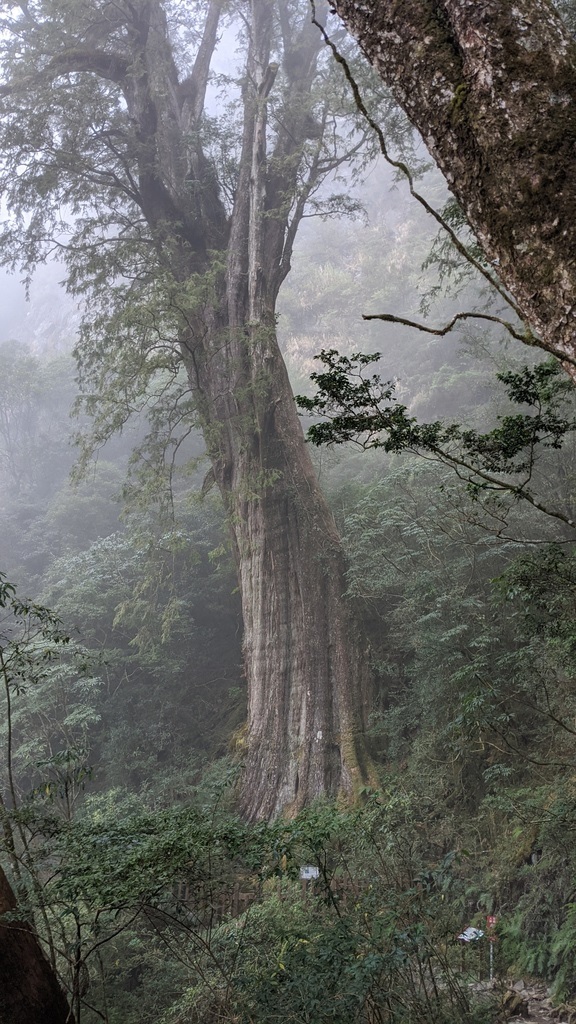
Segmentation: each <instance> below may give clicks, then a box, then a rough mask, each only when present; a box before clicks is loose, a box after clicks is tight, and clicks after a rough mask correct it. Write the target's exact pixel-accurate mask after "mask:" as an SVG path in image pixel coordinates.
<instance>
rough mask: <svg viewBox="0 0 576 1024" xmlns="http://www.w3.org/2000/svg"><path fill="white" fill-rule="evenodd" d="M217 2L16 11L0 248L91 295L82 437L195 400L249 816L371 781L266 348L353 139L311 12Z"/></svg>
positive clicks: (354, 642)
mask: <svg viewBox="0 0 576 1024" xmlns="http://www.w3.org/2000/svg"><path fill="white" fill-rule="evenodd" d="M228 8H229V5H228V4H226V3H225V2H224V0H207V2H205V3H200V2H194V3H192V2H191V3H189V4H182V3H172V2H171V0H117V2H115V3H110V2H108V0H97V2H93V0H90V2H88V0H73V2H72V0H28V2H22V3H20V4H10V5H8V12H7V13H6V9H5V13H4V15H3V18H2V34H1V44H0V45H1V47H2V50H3V76H4V84H3V85H2V86H1V87H0V99H1V101H2V105H3V108H2V119H1V128H0V134H1V144H0V150H2V152H3V153H4V156H3V158H2V172H1V178H0V182H1V188H2V191H3V193H4V201H5V204H6V205H7V207H8V208H9V209H10V210H11V211H12V214H13V216H12V219H11V221H10V223H9V224H8V225H7V226H6V228H5V231H4V235H3V248H2V251H3V253H4V259H5V261H9V260H12V262H13V263H14V264H17V263H19V264H20V265H22V264H24V265H25V266H28V267H30V266H33V265H34V263H35V262H36V261H37V260H38V259H42V258H44V256H45V254H46V252H47V251H49V250H50V249H51V248H55V247H58V248H59V249H60V251H62V252H64V255H65V258H66V259H67V262H68V266H69V270H70V284H71V286H72V287H73V288H75V289H76V291H77V292H80V293H82V292H84V293H85V294H86V295H89V303H88V312H87V318H86V325H85V332H84V339H83V341H82V342H81V344H80V347H79V358H80V367H81V374H82V378H83V382H84V388H85V390H86V391H87V392H88V393H89V396H91V399H92V408H93V409H95V410H96V412H97V418H96V432H97V433H98V431H99V430H101V431H102V432H103V433H106V431H108V430H109V429H110V428H111V427H113V426H115V425H116V426H118V425H121V424H122V423H123V422H124V419H125V417H126V416H127V414H128V413H129V411H130V409H131V407H132V406H133V404H134V403H135V402H136V401H137V399H138V396H141V395H142V392H143V391H145V390H146V387H147V386H148V387H149V388H153V386H154V385H153V383H152V382H153V381H155V380H156V381H157V380H158V379H159V380H160V381H161V383H160V389H161V390H162V388H164V387H165V386H167V382H169V381H170V380H178V381H180V382H181V381H182V379H183V378H184V381H185V386H184V388H181V390H180V392H179V398H178V399H177V400H181V401H182V410H183V411H182V416H187V415H188V414H189V408H190V392H191V393H192V400H193V406H194V415H195V416H197V417H198V419H199V422H200V425H201V427H202V429H203V432H204V437H205V441H206V447H207V451H208V455H209V457H210V460H211V465H212V473H213V478H214V479H215V481H216V483H217V485H218V487H219V488H220V491H221V493H222V496H223V499H224V503H225V506H226V510H227V514H228V521H229V524H230V531H231V536H232V543H233V548H234V554H235V559H236V565H237V571H238V580H239V587H240V593H241V599H242V612H243V619H244V650H245V662H246V675H247V681H248V695H249V696H248V699H249V708H248V731H247V741H246V749H245V755H244V759H245V784H244V810H245V813H246V814H247V815H248V816H251V817H257V816H269V815H272V814H274V813H277V812H278V811H279V810H281V809H283V810H295V809H297V808H298V807H300V806H302V805H304V804H305V803H306V802H308V801H310V800H311V799H313V798H314V797H316V796H318V795H323V794H327V795H336V794H337V793H341V792H343V793H346V792H348V793H349V792H351V791H353V790H354V788H355V787H357V786H358V785H359V784H361V783H362V781H363V779H365V778H366V773H367V770H368V769H367V767H366V758H365V753H364V745H363V738H362V730H363V723H364V717H365V709H366V704H367V699H368V690H369V684H368V673H367V667H366V658H365V651H364V646H363V644H362V642H361V641H360V640H359V639H358V633H357V631H356V630H355V628H354V625H353V623H352V619H351V612H350V609H349V608H348V607H347V605H346V603H345V599H344V592H345V586H346V585H345V575H344V574H345V565H344V561H343V556H342V552H341V548H340V542H339V539H338V536H337V533H336V530H335V526H334V523H333V520H332V517H331V514H330V512H329V510H328V508H327V506H326V504H325V501H324V499H323V497H322V495H321V493H320V490H319V488H318V484H317V481H316V477H315V474H314V471H313V467H312V463H311V461H310V457H309V455H308V452H307V449H306V446H305V444H304V440H303V435H302V431H301V428H300V424H299V421H298V417H297V414H296V412H295V408H294V403H293V398H292V394H291V390H290V386H289V382H288V377H287V373H286V369H285V366H284V363H283V360H282V358H281V354H280V351H279V348H278V344H277V340H276V334H275V303H276V298H277V295H278V291H279V289H280V286H281V284H282V282H283V280H284V279H285V277H286V275H287V273H288V271H289V269H290V260H291V254H292V247H293V243H294V238H295V234H296V230H297V227H298V224H299V222H300V220H301V218H302V216H303V215H304V212H305V210H306V208H307V203H310V202H312V203H313V204H315V208H316V209H317V210H318V209H321V205H322V201H323V200H322V193H319V191H318V190H319V188H320V186H321V184H322V182H323V181H324V180H325V179H326V177H327V176H329V175H330V174H332V173H333V172H334V171H335V170H337V168H338V167H339V166H340V163H341V161H342V160H343V159H344V156H345V153H344V150H345V149H346V148H347V149H348V152H350V151H352V152H358V150H359V147H360V145H361V138H360V135H359V134H358V133H356V134H353V135H349V136H348V141H347V143H346V145H345V146H344V149H343V148H342V134H343V133H342V131H341V125H342V118H341V117H340V116H339V112H338V103H339V102H340V100H339V98H338V95H337V93H336V92H335V89H334V86H333V85H331V84H330V81H329V77H330V72H329V70H328V68H329V65H328V64H327V63H325V62H324V55H323V43H322V39H321V37H320V35H319V33H318V32H317V30H316V29H315V28H313V27H312V25H311V24H310V16H309V10H308V8H307V6H306V5H305V4H300V3H298V2H297V0H288V2H286V0H283V2H279V3H275V2H272V0H250V2H239V3H238V4H237V7H236V10H235V12H233V13H232V14H230V11H229V10H228ZM232 29H235V30H236V32H239V34H240V42H241V49H242V52H243V57H242V67H241V68H240V70H239V71H238V74H237V76H236V77H237V83H238V92H237V95H236V100H235V103H236V106H235V109H236V114H235V117H234V118H233V119H232V120H225V119H222V118H218V117H217V116H216V112H215V99H214V91H213V90H214V89H215V88H216V86H217V81H216V84H215V85H214V86H212V85H211V82H212V81H213V80H212V79H211V71H210V67H211V62H212V60H213V57H214V54H215V52H216V53H217V52H218V39H219V33H222V32H224V33H225V34H226V35H227V36H228V37H229V36H230V33H231V32H232ZM234 59H235V58H232V57H230V56H229V57H228V67H230V65H233V63H234ZM221 77H222V75H220V78H221ZM323 85H326V86H327V87H326V88H323ZM207 96H208V99H209V102H208V105H207ZM327 97H328V98H327ZM331 103H332V104H334V103H336V109H335V108H334V106H333V105H332V106H331ZM327 201H328V207H329V208H333V201H332V200H330V199H328V200H327ZM343 201H344V202H347V200H346V198H345V197H344V200H343ZM66 218H67V219H68V220H69V221H70V222H72V221H73V223H71V224H70V225H66V226H65V225H64V224H63V221H64V220H65V219H66ZM104 395H107V396H108V401H107V405H106V412H105V413H103V412H102V403H101V401H99V400H100V399H101V398H102V396H104Z"/></svg>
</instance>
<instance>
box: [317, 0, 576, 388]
mask: <svg viewBox="0 0 576 1024" xmlns="http://www.w3.org/2000/svg"><path fill="white" fill-rule="evenodd" d="M333 7H334V8H335V9H336V10H337V12H338V13H339V14H340V16H341V17H342V19H343V20H344V22H345V23H346V25H347V26H348V27H349V29H350V30H351V32H352V33H353V34H354V35H355V36H356V38H357V39H358V41H359V43H360V46H361V48H362V49H363V51H364V53H365V54H366V56H367V57H368V59H369V60H370V61H371V62H372V64H373V65H374V67H375V68H376V69H377V71H378V72H379V74H380V75H381V77H382V78H383V80H384V81H385V82H386V83H387V84H388V85H389V87H390V88H391V90H392V91H393V93H394V95H395V97H396V99H397V100H398V102H399V103H400V105H401V106H402V107H403V109H404V110H405V111H406V113H407V115H408V117H409V118H410V120H411V121H412V123H413V124H414V125H415V126H416V127H417V128H418V130H419V131H420V132H421V134H422V136H423V138H424V140H425V141H426V143H427V145H428V147H429V149H430V151H431V153H432V154H433V156H434V158H435V159H436V161H437V162H438V165H439V167H440V168H441V170H442V171H443V173H444V174H445V176H446V178H447V181H448V184H449V186H450V188H451V190H452V192H453V193H454V195H455V196H456V197H457V199H458V201H459V202H460V204H461V206H462V208H463V210H464V212H465V214H466V217H467V218H468V220H469V222H470V224H471V226H472V228H473V229H474V231H475V233H476V235H477V237H478V239H479V241H480V244H481V246H482V247H483V249H484V252H485V254H486V256H487V257H488V259H489V260H490V262H491V263H492V264H493V266H494V268H495V269H496V271H497V273H498V275H499V277H500V278H501V280H502V281H503V282H504V284H505V285H506V287H507V288H508V289H509V291H510V294H511V295H512V296H513V297H514V299H515V300H516V303H517V304H518V307H519V309H520V311H521V313H522V316H523V318H524V319H525V322H526V324H527V325H528V326H529V328H530V332H529V333H528V334H527V335H526V341H527V342H528V343H529V344H534V343H537V344H541V346H542V347H543V348H545V349H547V351H549V352H551V353H552V354H553V355H555V356H557V357H558V358H559V359H561V360H562V362H563V364H564V366H565V369H566V370H567V371H568V372H569V373H570V375H571V376H572V377H573V378H574V379H576V330H575V326H574V309H575V307H576V264H575V262H574V252H575V251H576V218H575V216H574V212H575V208H576V163H575V161H574V152H575V149H576V42H575V41H574V38H573V36H572V34H571V32H570V29H569V27H568V24H567V22H566V21H564V20H563V18H562V17H561V16H560V14H559V13H558V9H557V8H560V9H564V8H566V10H565V13H566V14H569V13H570V3H559V4H558V5H557V7H555V6H554V5H553V4H552V3H551V2H550V0H518V2H515V3H509V2H506V0H476V2H473V3H471V2H470V0H405V2H403V3H379V2H378V0H369V2H364V0H363V2H362V3H359V2H358V0H335V2H334V4H333Z"/></svg>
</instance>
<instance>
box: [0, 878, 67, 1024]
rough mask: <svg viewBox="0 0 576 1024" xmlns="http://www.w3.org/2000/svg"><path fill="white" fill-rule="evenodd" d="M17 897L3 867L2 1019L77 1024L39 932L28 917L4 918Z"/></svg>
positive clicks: (17, 1023) (13, 1023) (5, 1022)
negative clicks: (37, 932) (26, 919)
mask: <svg viewBox="0 0 576 1024" xmlns="http://www.w3.org/2000/svg"><path fill="white" fill-rule="evenodd" d="M15 910H16V899H15V897H14V893H13V892H12V889H11V887H10V885H9V883H8V879H7V878H6V875H5V874H4V872H3V871H2V868H0V1021H1V1022H2V1024H74V1017H73V1015H72V1012H71V1010H70V1007H69V1006H68V1003H67V1000H66V997H65V995H64V993H63V991H62V989H61V988H60V985H59V984H58V980H57V978H56V975H55V974H54V971H53V970H52V968H51V967H50V964H49V963H48V961H47V960H46V958H45V956H44V954H43V952H42V950H41V948H40V945H39V943H38V940H37V939H36V936H35V935H34V934H33V932H32V931H31V929H30V927H29V925H27V924H26V922H24V921H15V920H10V921H8V922H3V921H2V916H1V915H3V914H8V913H10V914H12V913H13V912H14V911H15Z"/></svg>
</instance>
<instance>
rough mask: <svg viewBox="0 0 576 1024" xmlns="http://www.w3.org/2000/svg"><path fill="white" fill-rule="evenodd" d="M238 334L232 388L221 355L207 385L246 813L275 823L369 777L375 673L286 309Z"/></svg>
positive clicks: (230, 352) (232, 347) (230, 350)
mask: <svg viewBox="0 0 576 1024" xmlns="http://www.w3.org/2000/svg"><path fill="white" fill-rule="evenodd" d="M266 319H267V321H268V325H266ZM226 334H227V339H228V341H227V345H225V346H224V345H222V338H223V337H224V333H223V332H220V333H219V335H218V336H219V338H220V346H219V359H220V365H221V367H222V374H223V376H222V378H221V380H220V382H218V381H216V380H215V375H214V361H213V360H211V361H210V362H211V363H212V366H211V369H210V372H209V373H208V374H207V375H206V376H204V375H203V374H202V372H201V382H202V391H203V393H204V395H207V396H209V398H208V399H207V401H208V405H209V407H210V408H209V416H208V417H207V419H208V420H209V423H210V425H209V426H208V427H207V430H206V437H207V442H208V445H209V448H210V451H211V456H212V460H213V464H214V467H215V476H216V479H217V482H218V484H219V486H220V489H221V492H222V495H223V498H224V501H225V503H226V507H227V509H228V513H229V522H230V527H231V533H232V538H233V545H234V552H235V557H236V563H237V568H238V580H239V588H240V594H241V598H242V611H243V618H244V653H245V666H246V669H245V670H246V676H247V683H248V728H247V733H246V741H245V749H244V766H245V772H244V782H243V787H242V788H243V797H242V804H243V809H244V812H245V814H246V815H247V817H249V818H262V817H263V818H270V817H273V816H275V815H276V814H278V813H280V812H283V813H288V814H290V813H295V812H296V811H298V810H299V809H300V808H302V807H303V806H305V805H307V804H309V803H310V802H311V801H312V800H314V799H316V798H318V797H336V796H338V795H347V796H348V797H352V796H353V795H354V793H355V792H356V793H357V792H358V790H359V788H360V787H361V786H362V785H363V784H365V783H367V782H368V781H369V780H370V765H369V761H368V758H367V756H366V753H365V738H364V730H365V726H366V718H367V712H368V705H369V697H370V674H369V669H368V658H367V651H366V644H365V643H363V642H362V638H361V631H360V630H359V629H358V628H357V627H356V625H355V621H354V613H353V609H352V608H351V607H350V606H349V604H348V602H347V601H346V597H345V591H346V579H345V563H344V556H343V552H342V548H341V544H340V540H339V537H338V534H337V531H336V527H335V524H334V520H333V517H332V515H331V513H330V511H329V509H328V507H327V505H326V502H325V500H324V498H323V496H322V494H321V492H320V489H319V487H318V483H317V480H316V475H315V472H314V469H313V466H312V463H311V460H310V455H309V453H308V449H307V447H306V445H305V442H304V437H303V433H302V428H301V425H300V421H299V419H298V416H297V414H296V411H295V406H294V399H293V396H292V391H291V388H290V384H289V381H288V376H287V373H286V368H285V366H284V363H283V360H282V357H281V355H280V351H279V349H278V345H277V341H276V336H275V331H274V321H273V317H271V316H269V317H268V318H264V317H263V318H262V319H261V321H260V323H259V324H257V325H255V324H252V325H251V326H250V327H247V326H245V325H244V324H242V325H239V326H237V327H231V328H228V329H227V332H226ZM225 352H226V353H227V355H226V356H225V355H224V353H225ZM226 362H227V364H228V365H227V367H226V366H225V364H226ZM233 366H236V368H237V369H236V374H235V377H236V380H235V384H234V387H233V388H232V389H230V384H229V381H230V377H231V376H234V374H233V371H232V367H233ZM239 367H243V368H244V370H243V372H239ZM246 370H247V372H246ZM215 424H218V427H217V429H216V431H215Z"/></svg>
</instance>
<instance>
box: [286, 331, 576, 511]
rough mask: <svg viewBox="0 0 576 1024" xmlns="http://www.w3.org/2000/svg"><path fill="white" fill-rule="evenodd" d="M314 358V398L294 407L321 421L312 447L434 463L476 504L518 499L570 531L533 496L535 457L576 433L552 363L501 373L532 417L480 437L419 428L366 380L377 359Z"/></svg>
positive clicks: (373, 379)
mask: <svg viewBox="0 0 576 1024" xmlns="http://www.w3.org/2000/svg"><path fill="white" fill-rule="evenodd" d="M318 358H319V359H320V360H321V362H322V363H323V364H324V366H325V367H326V369H325V370H324V371H322V372H320V373H313V374H311V379H312V380H313V381H314V383H315V384H316V385H317V386H318V392H317V394H316V395H315V396H314V397H312V398H308V397H306V396H302V395H300V396H298V397H297V399H296V401H297V403H298V405H299V406H300V408H302V409H305V410H306V411H307V412H308V413H312V414H317V415H321V416H324V417H326V419H325V420H323V421H322V422H319V423H315V424H313V425H312V426H311V427H310V428H309V430H308V437H309V439H310V440H311V441H312V442H313V444H315V445H318V446H320V445H333V444H345V443H347V442H350V441H354V442H355V443H356V444H358V445H360V446H361V447H362V448H381V449H382V450H383V451H385V452H388V453H394V454H399V453H400V452H404V451H408V452H414V453H416V454H419V455H422V456H424V457H430V456H431V457H433V458H434V459H437V460H438V461H439V462H442V463H444V464H445V465H449V466H451V467H452V468H453V469H454V470H455V472H456V473H457V475H458V476H459V477H460V479H463V480H464V481H465V482H466V483H467V485H468V488H469V489H470V491H471V493H472V494H474V495H475V496H476V497H479V496H481V495H484V494H486V495H487V496H488V497H491V496H493V494H494V493H495V492H498V493H500V494H506V495H508V496H509V497H510V498H511V500H512V501H513V502H516V501H518V500H519V499H523V500H525V501H528V502H530V504H532V505H533V506H534V507H536V508H538V509H539V510H540V511H542V512H544V513H546V514H547V515H549V516H552V517H554V518H558V519H560V520H561V521H562V522H564V523H566V524H567V525H569V526H573V525H574V523H573V521H572V519H571V518H570V516H569V515H568V514H566V513H563V512H562V511H560V510H557V509H554V508H551V507H548V506H546V505H545V504H543V501H542V500H539V499H538V498H535V497H534V495H533V493H532V489H531V482H532V480H533V477H534V473H535V467H536V462H537V455H538V451H539V449H540V448H542V449H559V448H561V447H562V445H563V443H564V441H565V439H566V438H567V437H568V436H569V435H570V434H572V433H573V432H574V431H575V430H576V418H574V416H572V415H571V414H570V408H569V401H570V398H571V397H572V392H573V387H572V384H571V382H570V381H568V380H567V379H566V377H565V375H563V374H562V371H561V368H560V367H559V365H558V364H557V363H556V362H555V361H552V360H549V361H547V362H544V363H539V364H537V365H536V366H534V367H531V368H530V367H524V368H523V369H522V370H521V371H519V372H506V373H498V374H497V379H498V380H499V381H500V382H501V383H502V384H503V385H504V386H505V389H506V394H507V396H508V399H509V400H510V402H511V403H513V404H514V405H520V406H527V407H528V410H529V411H528V412H517V413H514V414H509V415H505V416H499V417H498V420H499V424H498V426H497V427H495V428H494V429H492V430H490V431H488V432H479V431H477V430H471V429H468V428H463V427H461V426H460V425H459V424H456V423H453V424H448V425H446V424H445V423H443V422H441V421H439V420H437V421H436V422H434V423H424V424H420V423H418V422H417V420H416V418H415V417H413V416H410V415H409V413H408V410H407V407H406V406H405V405H402V404H401V403H399V402H398V401H397V400H396V397H395V390H396V385H395V384H394V383H393V382H391V381H387V382H383V381H382V380H381V378H380V376H379V375H378V374H372V375H370V376H366V375H365V368H366V367H367V366H370V365H371V364H372V363H374V362H376V361H377V360H378V359H379V358H380V357H379V354H372V355H363V354H362V353H356V354H355V355H352V356H342V355H339V353H338V352H337V351H336V350H335V349H332V350H329V351H324V352H322V353H321V354H320V356H318Z"/></svg>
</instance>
